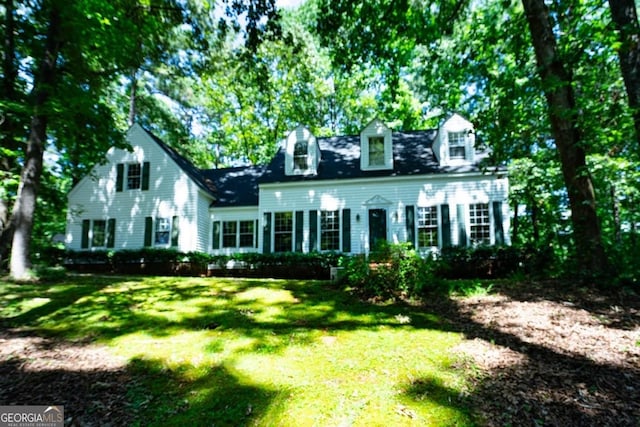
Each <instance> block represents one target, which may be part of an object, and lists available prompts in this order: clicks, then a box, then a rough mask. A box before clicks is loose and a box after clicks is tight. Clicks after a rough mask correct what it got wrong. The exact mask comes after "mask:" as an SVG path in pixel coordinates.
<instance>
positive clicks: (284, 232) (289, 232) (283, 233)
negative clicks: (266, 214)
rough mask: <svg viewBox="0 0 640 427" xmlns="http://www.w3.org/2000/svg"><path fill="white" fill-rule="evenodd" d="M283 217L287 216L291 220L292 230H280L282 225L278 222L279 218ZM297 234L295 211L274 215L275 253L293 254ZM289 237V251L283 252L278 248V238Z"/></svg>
mask: <svg viewBox="0 0 640 427" xmlns="http://www.w3.org/2000/svg"><path fill="white" fill-rule="evenodd" d="M282 215H287V216H289V218H290V220H289V221H288V222H289V223H290V224H291V227H290V229H288V230H279V229H278V228H279V226H280V225H281V224H279V222H278V217H279V216H282ZM294 232H295V219H294V214H293V211H284V212H274V213H273V251H274V252H291V251H293V243H294V242H293V241H294V236H293V234H294ZM287 235H288V236H289V240H290V242H291V243H290V245H289V248H288V249H285V250H282V249H281V248H279V247H278V238H279V237H281V236H287Z"/></svg>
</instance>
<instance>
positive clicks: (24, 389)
mask: <svg viewBox="0 0 640 427" xmlns="http://www.w3.org/2000/svg"><path fill="white" fill-rule="evenodd" d="M425 309H426V310H430V311H432V312H435V313H438V314H440V315H441V316H444V317H445V318H446V319H448V322H449V323H450V325H451V328H452V329H453V330H458V331H460V332H462V333H463V334H464V335H465V337H466V339H465V340H464V341H463V342H462V344H460V345H459V346H458V347H457V348H456V351H457V352H458V354H460V355H461V356H462V357H461V360H462V361H461V363H460V368H461V369H468V370H469V372H474V379H475V380H474V381H475V384H474V386H473V387H472V388H471V389H470V390H469V393H468V395H466V396H463V398H464V399H467V401H468V402H469V403H470V404H471V405H472V406H473V407H474V408H475V415H476V417H477V419H478V422H479V424H481V425H486V426H504V425H514V426H515V425H517V426H541V425H544V426H639V425H640V299H639V298H638V297H637V296H634V295H626V294H622V293H611V294H603V293H601V292H597V291H595V290H591V289H567V288H562V287H561V286H559V285H558V284H557V283H538V284H527V285H526V286H522V287H518V288H509V289H500V290H499V292H498V293H497V294H493V295H487V296H478V297H472V298H456V299H446V300H435V299H434V300H431V302H429V303H428V304H425ZM132 381H135V376H134V375H133V374H132V373H131V372H130V371H129V370H128V368H127V365H126V361H125V360H122V359H118V358H115V357H114V356H113V354H112V353H111V352H110V351H109V350H108V349H106V348H104V347H100V346H97V345H95V344H90V343H82V342H76V343H74V342H68V341H56V340H52V339H46V338H41V337H35V336H32V335H29V334H28V333H21V332H19V331H14V330H5V331H0V404H1V405H11V404H27V403H28V404H34V405H36V404H41V405H49V404H58V405H62V404H63V405H65V417H66V423H65V424H68V425H82V426H93V425H95V426H106V425H113V426H119V425H128V424H130V423H131V422H132V421H133V419H132V418H133V416H134V414H135V411H134V409H133V408H132V407H131V405H130V403H129V402H128V401H127V389H128V385H129V384H130V383H131V382H132Z"/></svg>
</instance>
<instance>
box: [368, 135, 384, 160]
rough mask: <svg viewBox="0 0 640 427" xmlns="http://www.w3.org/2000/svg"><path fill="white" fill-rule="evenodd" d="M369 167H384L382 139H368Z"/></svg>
mask: <svg viewBox="0 0 640 427" xmlns="http://www.w3.org/2000/svg"><path fill="white" fill-rule="evenodd" d="M369 166H384V138H383V137H381V136H373V137H369Z"/></svg>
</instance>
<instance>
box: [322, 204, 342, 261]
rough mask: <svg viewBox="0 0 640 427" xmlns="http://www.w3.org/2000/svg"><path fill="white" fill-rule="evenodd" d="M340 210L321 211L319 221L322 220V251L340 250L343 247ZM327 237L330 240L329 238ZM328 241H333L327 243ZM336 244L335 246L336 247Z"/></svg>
mask: <svg viewBox="0 0 640 427" xmlns="http://www.w3.org/2000/svg"><path fill="white" fill-rule="evenodd" d="M341 212H342V211H340V210H332V211H320V215H318V221H319V222H320V224H319V225H320V226H319V230H320V250H321V251H329V252H330V251H339V250H340V248H341V243H342V242H341V241H340V239H341V237H342V221H341V220H340V216H341ZM327 238H328V239H329V240H327ZM327 242H331V243H333V244H332V245H327V244H326V243H327ZM334 244H335V247H334Z"/></svg>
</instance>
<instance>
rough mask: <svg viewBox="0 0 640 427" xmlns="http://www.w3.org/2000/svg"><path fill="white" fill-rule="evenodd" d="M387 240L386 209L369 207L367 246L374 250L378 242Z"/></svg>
mask: <svg viewBox="0 0 640 427" xmlns="http://www.w3.org/2000/svg"><path fill="white" fill-rule="evenodd" d="M386 240H387V210H386V209H369V248H370V250H372V251H373V250H376V248H377V247H378V245H379V244H380V242H384V241H386Z"/></svg>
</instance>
